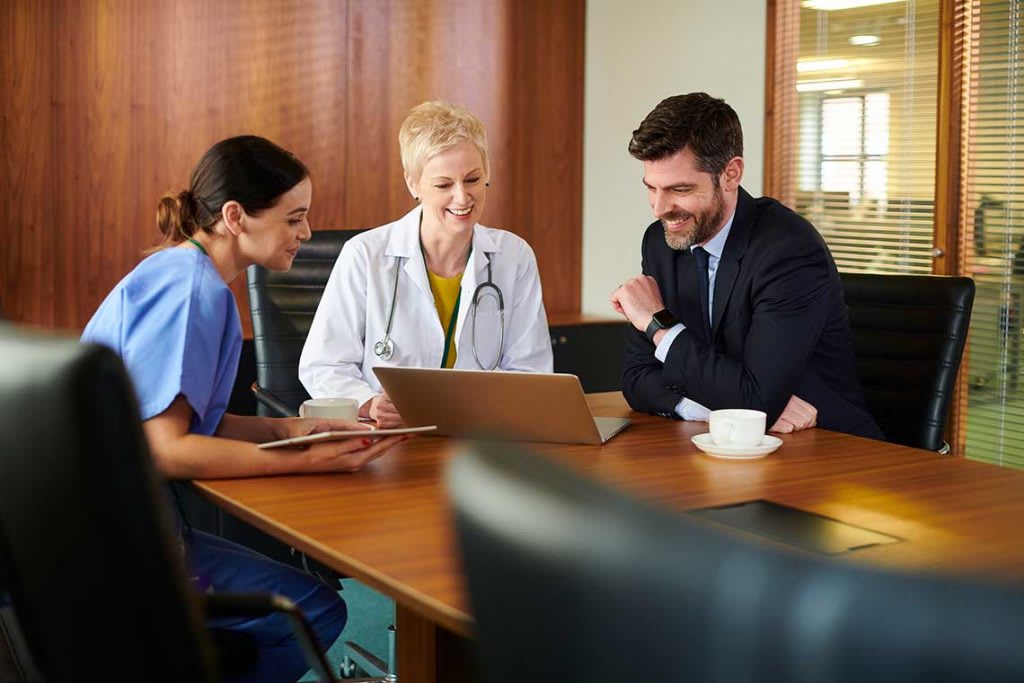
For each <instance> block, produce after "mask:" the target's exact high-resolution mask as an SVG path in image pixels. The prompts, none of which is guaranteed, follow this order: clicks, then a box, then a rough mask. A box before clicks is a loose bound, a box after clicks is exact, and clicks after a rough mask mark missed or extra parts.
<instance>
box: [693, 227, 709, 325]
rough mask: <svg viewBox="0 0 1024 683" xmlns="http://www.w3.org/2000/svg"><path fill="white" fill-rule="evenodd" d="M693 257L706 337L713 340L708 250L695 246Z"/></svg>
mask: <svg viewBox="0 0 1024 683" xmlns="http://www.w3.org/2000/svg"><path fill="white" fill-rule="evenodd" d="M692 253H693V258H694V261H695V262H696V264H697V292H698V299H699V303H700V317H701V320H703V321H704V339H705V340H706V341H709V342H710V341H711V321H710V319H709V317H708V252H706V251H704V247H694V248H693V251H692Z"/></svg>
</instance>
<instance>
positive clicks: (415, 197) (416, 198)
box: [412, 195, 420, 202]
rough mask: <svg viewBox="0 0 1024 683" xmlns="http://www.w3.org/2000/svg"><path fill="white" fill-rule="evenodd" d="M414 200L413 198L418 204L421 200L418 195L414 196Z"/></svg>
mask: <svg viewBox="0 0 1024 683" xmlns="http://www.w3.org/2000/svg"><path fill="white" fill-rule="evenodd" d="M412 198H413V199H414V200H416V201H417V202H418V201H419V200H420V198H419V197H417V196H416V195H413V196H412Z"/></svg>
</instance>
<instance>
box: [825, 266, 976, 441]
mask: <svg viewBox="0 0 1024 683" xmlns="http://www.w3.org/2000/svg"><path fill="white" fill-rule="evenodd" d="M842 280H843V290H844V292H845V294H846V305H847V307H848V308H849V310H850V327H851V329H852V331H853V346H854V354H855V356H856V362H857V377H858V379H859V380H860V383H861V386H862V387H863V388H864V394H865V397H866V398H867V403H868V406H867V407H868V412H870V413H871V415H872V416H873V417H874V418H875V421H876V422H878V426H879V427H881V428H882V432H883V433H884V434H885V437H886V439H888V440H889V441H891V442H893V443H899V444H904V445H907V446H915V447H917V448H926V449H928V450H931V451H938V450H941V449H942V447H943V443H944V442H943V431H944V428H945V425H946V416H947V414H948V412H949V403H950V399H951V397H952V394H953V389H954V386H955V383H956V376H957V370H958V369H959V368H960V358H961V356H962V355H963V351H964V344H965V343H966V341H967V328H968V325H969V323H970V321H971V307H972V305H973V303H974V281H973V280H971V279H970V278H966V277H944V276H936V275H875V274H862V273H843V274H842Z"/></svg>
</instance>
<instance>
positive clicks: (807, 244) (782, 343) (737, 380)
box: [655, 233, 840, 425]
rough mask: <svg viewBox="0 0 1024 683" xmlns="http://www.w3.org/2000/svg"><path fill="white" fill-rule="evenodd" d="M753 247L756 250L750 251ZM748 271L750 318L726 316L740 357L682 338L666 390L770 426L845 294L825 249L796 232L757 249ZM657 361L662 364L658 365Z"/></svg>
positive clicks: (665, 375)
mask: <svg viewBox="0 0 1024 683" xmlns="http://www.w3.org/2000/svg"><path fill="white" fill-rule="evenodd" d="M752 247H753V245H752ZM746 260H747V262H746V263H744V265H743V268H745V269H749V270H748V272H749V273H751V274H752V275H751V281H750V289H749V295H748V294H746V293H744V294H740V293H739V292H737V293H735V294H734V296H736V295H740V296H749V297H750V303H749V305H750V310H751V315H750V317H749V319H747V318H746V317H744V318H743V319H737V318H736V316H735V315H734V316H730V311H729V309H726V312H725V315H724V318H723V320H722V325H723V329H722V330H721V333H722V334H723V335H729V334H730V332H731V331H730V330H729V329H726V328H727V327H728V326H730V325H736V326H737V330H736V331H732V333H733V334H734V335H742V334H744V333H743V332H742V331H739V330H742V328H743V327H744V326H746V325H748V324H749V328H747V329H746V331H745V336H743V337H742V340H743V341H742V349H743V351H742V354H733V355H728V354H726V353H723V352H721V351H719V350H716V349H715V348H714V347H712V346H711V345H709V344H707V343H705V342H704V341H703V340H701V339H699V338H698V337H697V336H695V335H688V334H683V335H680V336H679V337H678V338H677V339H676V341H675V343H673V344H672V348H671V349H670V350H669V353H668V356H667V357H666V359H665V364H664V367H663V369H662V377H661V379H662V381H663V382H664V384H665V385H667V386H677V387H679V388H681V390H682V392H683V394H684V395H685V396H688V397H690V398H692V399H693V400H695V401H697V402H698V403H701V404H703V405H705V406H707V407H708V408H710V409H711V410H716V409H719V408H738V407H744V408H752V409H756V410H763V411H764V412H766V413H767V414H768V424H769V425H770V424H772V423H773V422H774V421H775V420H776V419H777V418H778V416H779V414H780V413H781V412H782V410H783V409H784V408H785V406H786V403H787V402H788V401H789V398H790V397H791V396H792V395H793V393H794V392H795V391H796V387H797V385H798V384H799V382H800V379H801V378H802V377H803V375H804V373H805V372H806V371H807V368H808V365H809V361H810V359H811V357H812V355H813V354H814V351H815V348H816V347H817V345H818V340H819V338H820V336H821V334H822V330H823V329H824V326H825V323H826V321H827V320H828V317H829V315H830V312H831V310H832V307H834V306H835V305H837V302H836V301H834V300H833V299H834V297H833V296H832V295H833V293H834V292H836V291H840V290H839V289H838V283H837V282H834V281H833V279H834V277H835V276H834V269H833V267H832V262H831V259H830V257H829V255H828V251H827V249H826V248H825V246H824V244H823V243H822V242H821V241H820V240H817V239H814V238H811V237H810V236H808V237H805V238H800V237H798V236H797V235H793V234H792V233H791V234H790V235H789V236H788V239H778V240H772V241H770V242H767V243H766V244H762V245H758V248H751V249H750V250H748V252H747V255H746ZM655 362H657V361H655Z"/></svg>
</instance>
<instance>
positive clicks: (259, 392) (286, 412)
mask: <svg viewBox="0 0 1024 683" xmlns="http://www.w3.org/2000/svg"><path fill="white" fill-rule="evenodd" d="M249 388H250V389H252V393H253V394H255V395H256V400H257V401H259V402H260V403H262V404H263V405H265V406H266V407H268V408H270V409H271V410H273V411H274V412H275V413H277V414H278V416H279V417H297V414H296V412H295V411H294V410H292V409H291V408H289V407H288V405H287V404H286V403H285V402H284V401H282V400H281V399H279V398H278V397H277V396H274V395H273V394H272V393H270V392H269V391H267V390H266V389H264V388H263V387H261V386H260V385H259V384H257V383H256V382H253V383H252V386H250V387H249Z"/></svg>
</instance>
